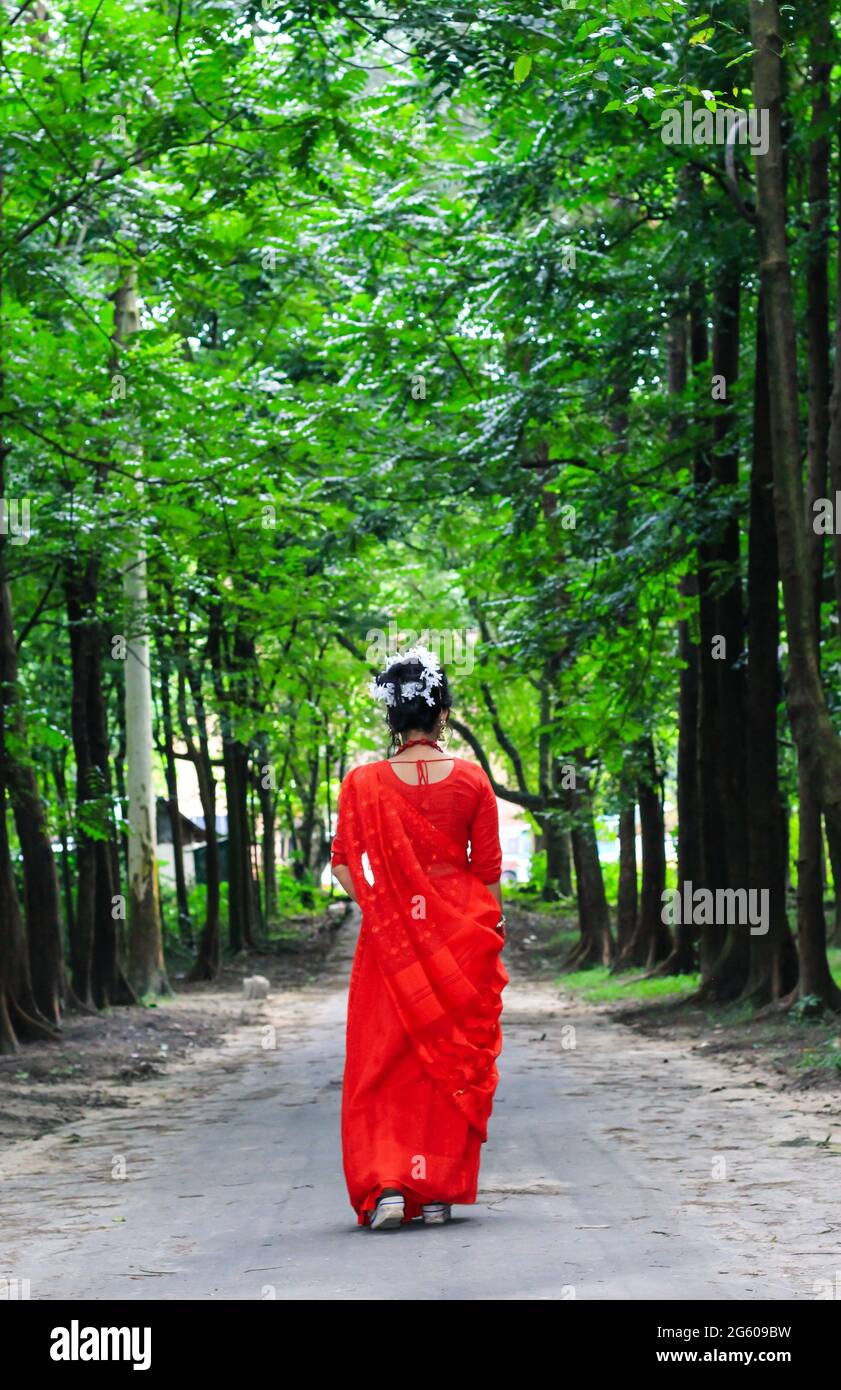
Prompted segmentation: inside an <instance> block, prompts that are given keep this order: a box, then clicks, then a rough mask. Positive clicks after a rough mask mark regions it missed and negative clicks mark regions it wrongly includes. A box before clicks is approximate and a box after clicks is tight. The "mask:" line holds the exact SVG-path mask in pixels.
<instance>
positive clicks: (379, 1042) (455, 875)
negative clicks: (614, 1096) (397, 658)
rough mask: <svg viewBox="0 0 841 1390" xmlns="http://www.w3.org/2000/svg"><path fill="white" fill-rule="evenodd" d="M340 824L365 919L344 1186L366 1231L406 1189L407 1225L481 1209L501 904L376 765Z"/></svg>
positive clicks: (361, 771)
mask: <svg viewBox="0 0 841 1390" xmlns="http://www.w3.org/2000/svg"><path fill="white" fill-rule="evenodd" d="M389 775H390V776H392V775H393V774H392V773H391V771H390V769H389ZM339 816H340V823H341V826H342V834H343V840H344V844H345V847H346V850H347V858H348V867H349V869H350V873H351V876H352V879H353V884H354V890H355V893H356V896H357V898H358V900H359V903H360V906H361V908H362V914H363V915H362V927H361V931H360V939H359V944H358V947H357V952H356V956H355V959H354V964H353V970H352V973H351V984H350V992H349V997H348V1025H347V1055H346V1064H345V1075H344V1083H343V1093H342V1148H343V1158H344V1168H345V1177H346V1180H347V1184H348V1191H349V1195H350V1200H351V1203H352V1205H353V1206H354V1208H355V1209H356V1211H357V1214H358V1218H359V1221H360V1222H365V1221H366V1220H367V1217H368V1213H369V1212H370V1211H371V1210H372V1209H373V1207H374V1206H375V1204H376V1199H377V1197H378V1196H379V1193H380V1192H381V1190H382V1189H383V1188H384V1187H398V1188H400V1189H401V1190H402V1191H403V1193H404V1195H405V1197H406V1220H411V1219H412V1217H413V1216H415V1215H417V1214H418V1212H419V1210H420V1206H421V1204H422V1203H424V1202H429V1201H444V1202H451V1203H468V1202H473V1201H475V1199H476V1187H477V1181H478V1168H479V1155H480V1148H481V1144H482V1143H483V1142H484V1141H485V1140H486V1138H487V1123H488V1118H489V1116H490V1114H491V1110H492V1106H493V1097H494V1092H495V1089H496V1085H497V1080H498V1073H497V1068H496V1058H497V1057H498V1055H499V1052H500V1049H501V1046H502V1032H501V1028H500V1014H501V1011H502V999H501V995H502V990H503V988H504V986H505V984H506V983H507V980H508V975H507V972H506V970H505V967H504V966H503V964H502V961H501V960H500V951H501V949H502V945H503V939H502V937H501V936H500V934H499V933H498V932H497V931H496V930H495V928H496V925H497V923H498V921H499V915H500V913H499V906H498V904H497V902H496V900H495V899H494V897H493V895H492V894H491V893H490V892H489V890H488V888H487V887H486V886H485V884H483V883H482V882H481V881H480V880H479V879H478V878H477V877H476V876H475V875H474V874H472V873H471V872H470V869H469V867H468V866H467V863H466V859H465V853H464V850H463V849H461V848H460V847H459V846H458V845H456V844H455V843H454V842H453V841H452V840H450V839H449V837H448V836H447V835H445V834H444V833H443V832H442V831H441V830H440V829H438V828H437V827H436V826H434V825H433V824H432V823H431V822H430V821H428V820H427V819H426V817H425V816H424V815H423V814H422V813H421V812H420V811H418V810H417V809H416V808H415V807H414V806H412V805H411V804H409V803H408V802H407V801H406V800H405V798H403V797H401V796H400V795H399V793H398V792H397V791H396V790H395V789H393V788H392V787H390V786H388V785H387V784H384V781H383V778H382V777H381V775H380V770H379V768H378V766H377V765H374V766H370V767H362V768H357V769H355V770H354V772H353V773H352V774H351V775H350V776H349V777H348V778H346V780H345V783H344V784H343V787H342V792H341V797H340V802H339ZM366 864H367V870H368V872H367V874H366Z"/></svg>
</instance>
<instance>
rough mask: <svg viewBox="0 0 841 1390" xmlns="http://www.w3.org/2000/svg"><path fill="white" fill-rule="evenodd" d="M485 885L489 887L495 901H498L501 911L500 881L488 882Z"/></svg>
mask: <svg viewBox="0 0 841 1390" xmlns="http://www.w3.org/2000/svg"><path fill="white" fill-rule="evenodd" d="M487 887H488V888H489V889H490V891H491V893H493V895H494V897H495V898H496V900H497V902H498V903H499V910H500V912H501V911H502V883H501V882H499V883H489V884H487Z"/></svg>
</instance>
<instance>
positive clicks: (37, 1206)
mask: <svg viewBox="0 0 841 1390" xmlns="http://www.w3.org/2000/svg"><path fill="white" fill-rule="evenodd" d="M352 946H353V937H352V931H350V932H348V935H347V939H345V940H344V941H343V942H342V944H341V946H340V948H339V950H338V952H337V953H336V956H335V958H334V960H333V962H332V965H331V968H330V971H329V973H328V975H327V976H326V977H322V978H321V979H320V980H319V981H318V983H317V984H315V985H313V986H311V987H309V988H307V989H305V990H303V991H298V992H296V993H295V994H292V993H291V992H290V994H289V995H287V996H284V998H283V999H282V1000H281V1001H280V1004H279V1005H278V1004H277V1001H275V1000H274V999H270V1000H269V1001H268V1003H267V1004H259V1005H254V1006H253V1008H254V1010H255V1014H254V1022H253V1024H251V1025H247V1026H246V1027H245V1029H244V1030H243V1032H242V1033H240V1034H238V1035H237V1036H238V1041H237V1043H236V1046H235V1047H233V1048H232V1049H231V1050H229V1051H228V1053H227V1054H224V1055H222V1056H221V1057H220V1060H219V1062H218V1063H217V1064H216V1065H215V1066H214V1068H213V1069H212V1070H210V1071H207V1070H206V1071H205V1072H204V1073H202V1074H201V1075H200V1076H198V1077H189V1076H187V1077H185V1078H184V1079H183V1081H182V1082H179V1084H178V1085H177V1086H175V1087H173V1088H172V1090H171V1093H170V1094H168V1096H167V1097H166V1098H165V1099H164V1100H163V1101H161V1102H159V1103H157V1104H155V1105H152V1106H148V1105H139V1106H138V1107H137V1108H135V1109H132V1110H128V1111H123V1112H118V1113H116V1114H113V1113H108V1114H96V1113H94V1114H92V1115H91V1116H90V1118H87V1119H85V1120H84V1121H83V1122H80V1123H77V1124H75V1125H73V1126H72V1127H67V1128H66V1129H65V1130H63V1131H59V1132H58V1133H56V1134H55V1135H53V1136H51V1137H50V1138H49V1139H48V1140H44V1141H39V1144H38V1145H37V1146H36V1145H35V1144H30V1145H29V1147H28V1150H22V1146H20V1145H18V1146H17V1148H16V1150H14V1151H12V1153H11V1156H10V1157H8V1158H4V1160H2V1161H0V1177H2V1179H3V1182H2V1195H0V1232H2V1234H1V1235H0V1276H3V1277H8V1278H12V1279H17V1280H19V1281H23V1280H28V1293H29V1297H30V1298H32V1299H36V1300H54V1299H65V1298H69V1299H82V1298H87V1299H111V1298H119V1299H129V1300H135V1299H187V1298H199V1299H209V1300H210V1299H271V1298H277V1299H284V1300H296V1299H327V1300H351V1299H352V1300H360V1299H362V1300H366V1299H377V1300H379V1299H385V1300H405V1299H413V1300H414V1299H420V1300H429V1301H440V1300H445V1301H446V1300H459V1299H476V1300H486V1299H487V1300H492V1299H502V1300H512V1299H513V1300H517V1299H528V1300H543V1299H551V1300H556V1299H569V1300H572V1299H585V1300H593V1299H632V1300H634V1299H658V1300H659V1299H666V1300H684V1299H693V1298H712V1299H722V1300H731V1299H732V1300H737V1299H738V1300H741V1299H750V1300H754V1299H783V1298H795V1299H814V1298H815V1297H816V1296H817V1295H818V1293H819V1292H820V1291H821V1290H825V1289H826V1288H828V1287H829V1286H830V1285H831V1284H832V1282H833V1281H834V1280H835V1278H836V1275H837V1272H838V1271H839V1270H841V1253H839V1229H840V1228H841V1216H839V1210H838V1204H837V1184H838V1180H839V1178H841V1164H839V1155H838V1154H837V1153H835V1152H834V1150H832V1149H826V1148H823V1149H821V1148H818V1147H817V1146H816V1142H815V1141H817V1140H822V1139H824V1138H825V1136H826V1134H827V1133H828V1132H829V1131H830V1130H832V1129H833V1126H834V1132H835V1135H836V1137H837V1135H838V1120H837V1107H835V1111H834V1113H835V1115H836V1118H835V1120H832V1119H831V1118H826V1117H822V1116H821V1115H818V1114H812V1115H807V1116H805V1117H804V1115H803V1114H802V1113H798V1111H797V1110H796V1109H795V1108H794V1106H793V1104H792V1102H791V1101H790V1099H789V1098H787V1097H786V1096H785V1095H783V1094H778V1093H771V1092H769V1091H766V1090H761V1089H759V1090H757V1089H756V1087H755V1085H750V1084H746V1083H745V1082H744V1081H738V1080H737V1079H735V1078H734V1073H733V1072H732V1071H727V1070H726V1069H725V1067H724V1065H723V1064H722V1063H720V1062H716V1061H715V1060H711V1059H708V1058H706V1057H704V1056H703V1055H699V1054H698V1053H697V1052H692V1051H690V1050H689V1049H688V1048H687V1047H684V1046H682V1045H680V1044H664V1043H663V1042H662V1041H656V1040H651V1039H647V1038H643V1037H640V1036H638V1035H636V1034H635V1033H633V1032H631V1031H630V1030H628V1029H626V1028H623V1027H622V1026H621V1025H620V1024H618V1023H616V1022H615V1021H613V1020H610V1019H608V1018H605V1017H603V1016H600V1015H599V1014H598V1013H597V1012H596V1011H595V1010H592V1009H590V1008H587V1007H586V1006H582V1005H581V1004H580V1003H578V1002H575V1001H571V1000H569V999H567V998H565V997H562V996H561V995H559V993H558V991H557V990H555V989H554V988H552V986H551V985H549V984H546V983H536V982H534V981H530V980H526V979H519V978H516V977H515V978H514V979H513V980H512V983H511V985H510V986H509V988H508V990H507V991H506V1002H505V1013H504V1018H503V1022H504V1030H505V1045H504V1051H503V1055H502V1058H501V1066H500V1070H501V1082H500V1087H499V1090H498V1093H497V1104H496V1108H495V1111H494V1116H493V1119H492V1122H491V1137H490V1141H489V1143H488V1145H487V1146H486V1149H485V1152H484V1159H483V1165H482V1175H481V1180H480V1199H479V1202H478V1204H477V1205H476V1206H475V1207H461V1208H457V1209H456V1213H457V1219H455V1220H454V1221H453V1222H452V1223H451V1225H449V1226H447V1227H443V1228H426V1229H425V1228H423V1227H422V1226H418V1225H417V1224H415V1225H413V1226H411V1227H407V1228H404V1229H402V1230H399V1231H396V1232H393V1233H389V1234H374V1233H372V1232H370V1231H368V1230H365V1229H362V1228H359V1227H357V1226H356V1225H355V1224H354V1223H355V1218H354V1214H353V1212H352V1211H351V1208H350V1206H349V1205H348V1202H347V1196H346V1192H345V1188H344V1183H343V1178H342V1171H341V1157H340V1151H339V1137H338V1127H339V1103H340V1091H341V1075H342V1049H343V1033H344V1016H345V1015H344V1007H345V989H346V983H347V972H348V966H349V960H350V955H351V951H352ZM267 1019H268V1020H270V1021H271V1024H272V1026H273V1027H275V1028H276V1029H277V1032H276V1037H271V1036H270V1035H267V1034H266V1033H265V1031H264V1030H265V1027H266V1021H267ZM267 1040H269V1041H272V1042H276V1045H275V1046H269V1047H266V1046H265V1043H266V1041H267ZM827 1114H829V1111H828V1110H827ZM838 1278H839V1280H841V1275H838ZM19 1287H23V1286H22V1285H20V1286H19Z"/></svg>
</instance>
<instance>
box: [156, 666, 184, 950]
mask: <svg viewBox="0 0 841 1390" xmlns="http://www.w3.org/2000/svg"><path fill="white" fill-rule="evenodd" d="M158 660H159V663H160V668H161V684H160V691H161V719H162V723H163V735H164V747H163V755H164V773H165V776H166V793H167V810H168V812H169V824H170V831H171V834H172V858H173V864H174V871H175V901H176V905H177V911H178V934H179V936H180V938H181V940H182V941H183V943H184V945H185V946H188V947H191V948H192V945H193V924H192V922H191V920H190V904H189V900H188V897H187V880H186V877H185V874H184V836H183V834H182V831H181V812H180V810H179V808H178V772H177V769H176V763H175V748H174V743H175V731H174V728H173V723H172V698H171V693H170V688H169V682H170V663H169V656H168V654H167V650H166V643H164V642H159V643H158Z"/></svg>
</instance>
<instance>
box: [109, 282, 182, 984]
mask: <svg viewBox="0 0 841 1390" xmlns="http://www.w3.org/2000/svg"><path fill="white" fill-rule="evenodd" d="M137 326H138V307H137V272H136V270H134V269H130V270H128V271H126V273H125V275H124V278H123V280H122V282H121V284H120V285H119V287H118V289H117V292H116V294H115V296H114V342H115V344H125V343H126V342H127V341H128V339H129V338H130V337H131V336H132V335H133V334H134V333H135V332H136V331H137ZM137 488H138V494H139V495H140V496H142V483H141V482H140V480H139V478H138V485H137ZM138 534H139V533H138ZM123 592H124V595H125V603H126V614H127V633H126V661H125V711H126V792H127V794H128V826H129V842H128V976H129V982H130V984H131V986H132V988H133V989H134V990H135V992H136V993H137V994H138V995H139V996H140V997H141V998H142V997H143V996H144V995H147V994H153V995H154V994H168V993H169V992H170V988H169V981H168V980H167V976H166V965H165V964H164V947H163V937H162V935H161V913H160V902H159V895H158V865H157V844H156V825H155V787H154V779H153V774H152V756H153V740H152V673H151V650H150V644H149V634H148V614H147V593H146V551H145V547H144V545H143V542H142V540H139V541H138V544H137V546H136V549H135V550H134V553H133V554H132V555H131V556H130V557H129V559H128V560H127V562H126V565H125V568H124V570H123Z"/></svg>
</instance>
